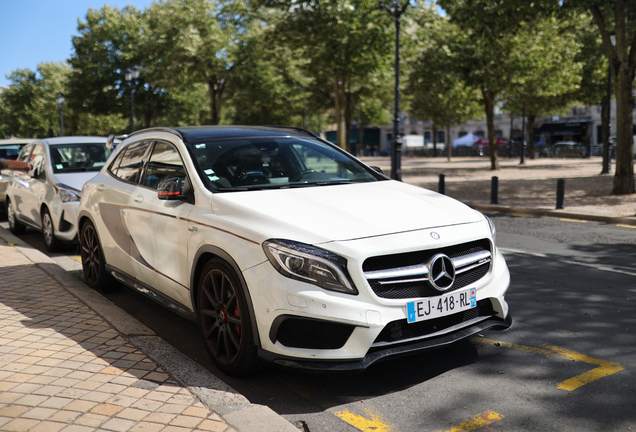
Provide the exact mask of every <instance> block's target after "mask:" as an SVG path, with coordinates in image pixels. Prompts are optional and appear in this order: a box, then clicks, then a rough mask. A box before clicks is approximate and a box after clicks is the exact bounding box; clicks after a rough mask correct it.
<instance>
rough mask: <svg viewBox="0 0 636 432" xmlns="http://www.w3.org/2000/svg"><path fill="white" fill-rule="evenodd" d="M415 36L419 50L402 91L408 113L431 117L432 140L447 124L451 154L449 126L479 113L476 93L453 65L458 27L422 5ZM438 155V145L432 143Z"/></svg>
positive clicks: (447, 142) (424, 117)
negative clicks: (450, 48) (404, 94)
mask: <svg viewBox="0 0 636 432" xmlns="http://www.w3.org/2000/svg"><path fill="white" fill-rule="evenodd" d="M418 24H419V26H418V30H417V31H416V32H415V33H414V36H415V37H416V38H417V40H418V41H419V50H418V51H419V53H418V55H417V57H416V58H415V59H414V60H413V61H411V62H409V64H408V70H409V77H408V80H407V86H406V89H405V93H406V94H407V96H408V97H409V100H410V109H409V111H410V114H411V115H412V116H413V117H415V118H420V119H431V120H432V122H433V137H434V141H435V143H434V144H437V143H436V141H437V129H438V128H439V127H444V128H446V134H445V135H446V151H447V157H448V160H450V157H451V142H450V128H451V127H452V126H454V125H457V124H462V123H464V122H466V121H468V120H471V119H473V118H475V117H477V116H478V113H479V111H480V106H479V104H478V100H479V93H478V92H477V91H476V89H474V88H471V87H468V86H467V85H466V84H465V83H464V81H463V80H462V77H461V76H460V74H459V73H457V71H456V70H455V67H454V64H453V62H454V60H455V59H454V56H453V53H451V52H449V49H448V47H449V46H455V45H456V42H455V39H457V38H458V37H460V35H459V32H460V30H459V29H458V28H457V27H456V26H455V25H453V24H451V23H450V22H449V20H448V19H447V18H446V17H442V16H439V15H438V14H437V12H436V11H435V10H434V9H433V8H430V9H428V8H427V9H423V10H422V12H421V15H420V16H419V19H418ZM433 155H434V156H437V146H436V145H434V147H433Z"/></svg>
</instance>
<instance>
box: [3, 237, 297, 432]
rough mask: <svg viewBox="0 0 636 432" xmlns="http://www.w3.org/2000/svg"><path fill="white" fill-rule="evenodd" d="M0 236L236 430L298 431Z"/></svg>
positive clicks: (91, 292) (48, 262) (23, 247)
mask: <svg viewBox="0 0 636 432" xmlns="http://www.w3.org/2000/svg"><path fill="white" fill-rule="evenodd" d="M0 239H4V240H5V241H6V242H8V243H12V244H14V245H15V247H16V249H17V250H19V251H20V252H21V253H22V254H23V255H25V256H26V257H27V258H28V259H30V260H31V261H32V262H33V263H34V264H35V265H37V266H38V267H40V268H41V269H42V270H43V271H44V272H46V273H47V274H49V275H50V276H51V277H52V278H53V279H55V280H56V281H57V282H58V283H59V284H60V285H61V286H62V287H63V288H64V289H66V290H67V291H69V292H70V293H71V294H73V295H74V296H75V297H76V298H77V299H79V300H80V301H81V302H83V303H84V304H86V305H87V306H88V307H89V308H91V309H92V310H94V311H95V312H96V313H97V314H98V315H100V316H101V317H102V318H103V319H104V320H105V321H107V322H108V323H109V324H111V325H112V326H113V327H114V328H115V329H116V330H117V331H119V333H121V334H122V335H123V336H124V337H126V339H128V340H129V341H130V342H131V343H132V344H134V345H136V346H137V347H139V348H140V349H141V350H142V351H143V352H144V353H145V354H147V355H148V356H149V357H150V358H152V359H153V360H154V361H155V362H156V363H157V364H158V365H160V366H161V367H163V368H164V369H165V370H166V371H167V372H168V373H169V374H171V375H172V376H173V377H175V378H176V379H177V380H178V381H179V382H180V383H181V384H182V385H183V386H184V387H186V388H187V389H188V390H190V391H191V392H192V393H193V394H194V395H196V396H197V397H198V398H199V399H200V400H201V402H202V403H203V404H204V405H205V406H207V407H208V408H210V409H211V410H213V411H214V412H215V413H217V414H218V415H219V416H220V417H221V418H222V419H223V420H224V421H225V423H227V424H228V425H229V426H231V427H232V428H234V429H235V430H236V431H237V432H298V429H297V428H296V427H294V426H293V425H292V424H291V423H289V422H288V421H287V420H285V419H284V418H283V417H281V416H280V415H278V414H277V413H276V412H274V411H273V410H272V409H271V408H269V407H267V406H265V405H257V404H251V403H250V401H249V400H248V399H247V398H246V397H245V396H243V395H242V394H240V393H239V392H237V391H236V390H234V389H233V388H232V387H230V386H229V385H227V384H226V383H225V382H223V381H222V380H220V379H219V378H217V377H216V376H215V375H214V374H212V373H211V372H210V371H208V370H207V369H205V368H204V367H203V366H201V365H199V364H198V363H196V362H195V361H193V360H192V359H190V358H189V357H187V356H186V355H184V354H182V353H181V352H180V351H179V350H177V349H176V348H174V347H173V346H172V345H170V344H169V343H167V342H166V341H164V340H163V339H161V338H160V337H159V336H157V335H156V334H155V333H154V332H153V331H152V330H151V329H149V328H148V327H146V326H145V325H144V324H142V323H141V322H139V321H138V320H137V319H135V318H133V317H132V316H130V315H128V314H127V313H126V312H124V311H123V310H121V309H120V308H119V307H117V306H115V305H114V304H113V303H111V302H110V301H108V300H107V299H106V298H104V297H103V296H101V295H100V294H99V293H97V292H95V291H94V290H92V289H91V288H89V287H87V286H86V285H85V284H84V283H83V282H82V281H80V280H79V279H77V278H76V277H74V276H72V275H71V274H69V273H68V272H67V271H66V270H64V269H62V268H61V267H60V266H58V265H57V264H56V263H55V261H53V260H52V259H51V258H49V257H48V256H46V255H45V254H43V253H42V252H40V251H38V250H37V249H34V248H32V247H31V246H28V245H26V244H25V243H24V242H23V241H22V240H20V239H19V238H18V237H16V236H14V235H13V234H11V233H10V232H9V231H7V230H5V229H4V228H2V227H0Z"/></svg>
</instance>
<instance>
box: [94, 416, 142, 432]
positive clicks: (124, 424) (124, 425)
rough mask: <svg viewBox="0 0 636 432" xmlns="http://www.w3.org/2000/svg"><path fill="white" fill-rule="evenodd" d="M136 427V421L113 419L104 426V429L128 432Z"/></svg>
mask: <svg viewBox="0 0 636 432" xmlns="http://www.w3.org/2000/svg"><path fill="white" fill-rule="evenodd" d="M134 425H135V422H134V421H131V420H126V419H122V418H112V419H110V420H108V421H107V422H106V423H104V424H103V425H102V428H103V429H106V430H112V431H116V432H125V431H128V430H129V429H130V428H132V427H133V426H134Z"/></svg>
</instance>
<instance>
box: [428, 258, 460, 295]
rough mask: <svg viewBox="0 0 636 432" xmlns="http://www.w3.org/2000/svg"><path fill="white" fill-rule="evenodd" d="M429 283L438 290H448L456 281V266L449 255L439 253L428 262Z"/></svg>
mask: <svg viewBox="0 0 636 432" xmlns="http://www.w3.org/2000/svg"><path fill="white" fill-rule="evenodd" d="M427 266H428V271H429V278H428V283H429V284H430V285H431V286H432V287H433V288H435V289H436V290H438V291H442V292H443V291H447V290H448V289H450V287H451V286H453V282H455V266H454V265H453V260H451V259H450V258H449V257H448V256H447V255H444V254H437V255H435V256H434V257H433V258H431V260H430V261H429V262H428V265H427Z"/></svg>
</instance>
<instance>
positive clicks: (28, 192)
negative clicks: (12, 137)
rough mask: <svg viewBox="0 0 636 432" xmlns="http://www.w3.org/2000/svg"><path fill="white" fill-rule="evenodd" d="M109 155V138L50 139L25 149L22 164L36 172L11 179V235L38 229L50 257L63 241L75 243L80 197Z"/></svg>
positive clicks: (8, 204)
mask: <svg viewBox="0 0 636 432" xmlns="http://www.w3.org/2000/svg"><path fill="white" fill-rule="evenodd" d="M110 153H111V151H110V150H108V149H106V138H100V137H60V138H47V139H42V140H36V141H33V142H32V143H30V144H29V145H27V146H25V147H24V148H23V149H22V150H21V151H20V155H19V156H18V160H22V161H30V162H31V163H32V164H33V170H32V171H30V172H29V173H23V172H20V171H12V172H10V173H9V176H8V180H9V181H8V185H7V190H6V197H5V204H6V208H7V219H8V220H9V228H10V230H11V232H12V233H14V234H21V233H22V232H23V231H24V230H25V228H26V227H27V226H31V227H34V228H36V229H39V230H41V231H42V234H43V237H44V244H45V246H46V248H47V249H48V250H49V251H55V250H56V249H57V248H58V247H59V246H60V242H62V241H66V242H70V241H73V240H76V238H77V209H78V207H79V199H80V191H81V189H82V186H84V183H85V182H86V181H87V180H90V179H91V178H93V177H95V174H97V172H98V171H99V170H100V169H101V168H102V167H103V166H104V164H105V163H106V161H107V160H108V156H109V155H110Z"/></svg>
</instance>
